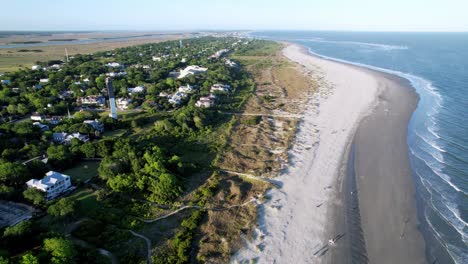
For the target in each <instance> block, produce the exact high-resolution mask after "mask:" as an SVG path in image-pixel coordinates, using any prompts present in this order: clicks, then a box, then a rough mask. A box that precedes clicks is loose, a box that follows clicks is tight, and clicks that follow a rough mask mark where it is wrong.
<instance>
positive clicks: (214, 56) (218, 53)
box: [210, 49, 229, 59]
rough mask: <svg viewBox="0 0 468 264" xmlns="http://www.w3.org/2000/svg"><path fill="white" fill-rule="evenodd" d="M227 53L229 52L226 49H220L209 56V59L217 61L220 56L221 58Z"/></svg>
mask: <svg viewBox="0 0 468 264" xmlns="http://www.w3.org/2000/svg"><path fill="white" fill-rule="evenodd" d="M228 52H229V50H228V49H222V50H219V51H217V52H215V53H214V54H213V55H211V56H210V58H213V59H219V58H220V57H221V56H223V55H224V54H226V53H228Z"/></svg>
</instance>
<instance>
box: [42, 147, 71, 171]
mask: <svg viewBox="0 0 468 264" xmlns="http://www.w3.org/2000/svg"><path fill="white" fill-rule="evenodd" d="M47 156H48V157H49V161H50V163H52V164H53V165H54V166H57V167H61V168H64V167H66V166H67V165H68V164H69V162H70V161H71V158H72V157H71V154H70V151H68V149H67V148H66V147H65V146H63V145H58V146H50V147H49V148H48V149H47Z"/></svg>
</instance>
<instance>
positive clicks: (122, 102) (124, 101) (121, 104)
mask: <svg viewBox="0 0 468 264" xmlns="http://www.w3.org/2000/svg"><path fill="white" fill-rule="evenodd" d="M116 103H117V108H119V109H121V110H126V109H128V106H129V105H130V104H131V103H132V99H130V98H118V99H117V102H116Z"/></svg>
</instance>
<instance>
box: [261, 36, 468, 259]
mask: <svg viewBox="0 0 468 264" xmlns="http://www.w3.org/2000/svg"><path fill="white" fill-rule="evenodd" d="M252 35H253V36H255V37H260V38H266V39H276V40H286V41H290V42H295V43H298V44H301V45H304V46H306V47H308V48H309V49H310V51H311V52H313V53H317V54H320V55H322V56H326V57H330V58H335V59H339V60H343V61H347V62H352V63H355V64H359V65H365V66H367V67H371V68H374V69H379V70H382V71H386V72H389V73H393V74H397V75H399V76H401V77H404V78H407V79H408V80H410V82H411V84H412V85H413V87H414V88H415V89H416V92H417V93H418V94H419V96H420V101H419V103H418V107H417V109H416V111H415V112H414V114H413V116H412V119H411V121H410V124H409V125H408V146H409V154H410V163H411V167H412V170H413V174H414V180H415V185H416V190H417V198H418V199H417V201H418V210H419V215H420V221H421V230H422V233H423V235H424V238H425V240H426V246H427V249H426V251H427V252H426V253H427V256H428V260H429V262H430V263H432V262H434V261H435V262H436V263H450V262H454V263H468V225H467V222H468V33H376V32H310V31H309V32H300V31H294V32H285V31H283V32H276V31H268V32H255V33H253V34H252ZM389 250H391V249H389Z"/></svg>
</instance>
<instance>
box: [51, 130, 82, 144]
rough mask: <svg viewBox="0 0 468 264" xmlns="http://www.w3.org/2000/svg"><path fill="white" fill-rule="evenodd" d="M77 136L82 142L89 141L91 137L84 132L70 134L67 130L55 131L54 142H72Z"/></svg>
mask: <svg viewBox="0 0 468 264" xmlns="http://www.w3.org/2000/svg"><path fill="white" fill-rule="evenodd" d="M74 138H76V139H78V140H79V141H81V142H88V141H89V137H88V136H87V135H84V134H80V133H73V134H68V133H65V132H60V133H53V134H52V139H53V141H54V142H56V143H59V144H66V145H68V144H70V143H71V141H72V140H73V139H74Z"/></svg>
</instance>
